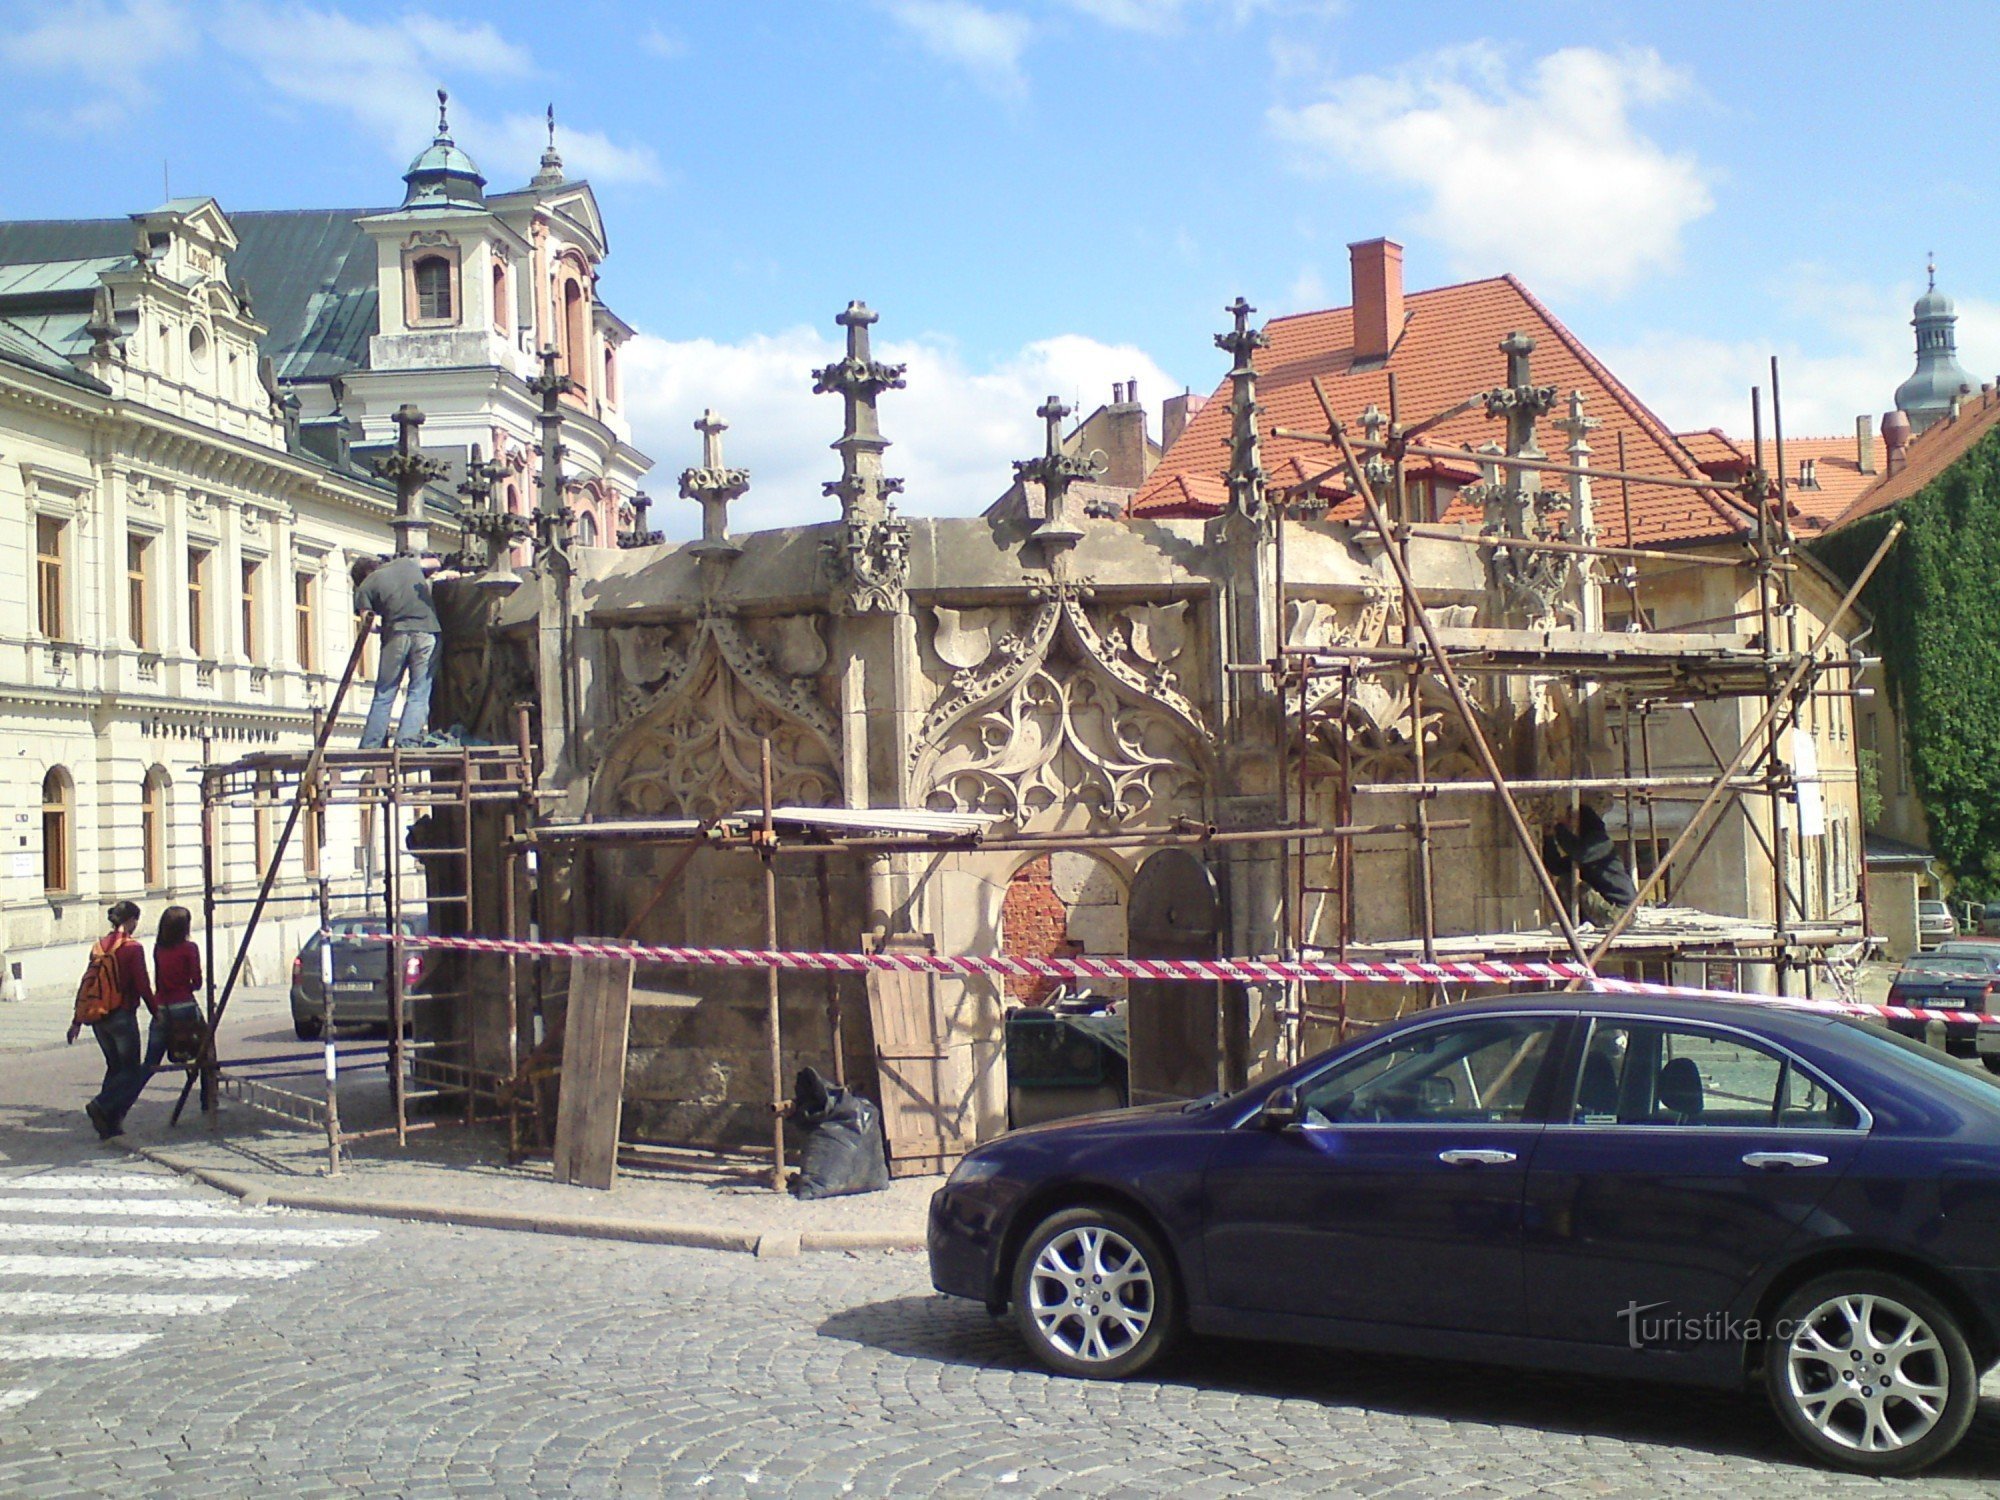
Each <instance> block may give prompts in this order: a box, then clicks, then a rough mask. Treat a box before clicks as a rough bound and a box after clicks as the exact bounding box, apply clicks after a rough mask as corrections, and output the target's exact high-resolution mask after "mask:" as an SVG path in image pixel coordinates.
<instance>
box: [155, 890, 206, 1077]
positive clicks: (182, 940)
mask: <svg viewBox="0 0 2000 1500" xmlns="http://www.w3.org/2000/svg"><path fill="white" fill-rule="evenodd" d="M193 921H194V918H193V917H192V916H191V915H190V914H189V912H188V909H187V908H186V907H185V906H170V907H168V908H167V909H166V910H165V911H164V912H162V913H161V914H160V930H159V933H158V934H157V935H156V936H155V937H154V939H153V994H154V1004H153V1023H152V1026H151V1027H150V1028H149V1029H148V1030H147V1032H146V1077H147V1078H149V1079H150V1078H151V1077H152V1076H153V1073H154V1071H155V1070H156V1069H157V1068H158V1067H159V1066H160V1063H161V1061H162V1060H163V1059H165V1058H167V1057H168V1056H171V1057H172V1058H173V1060H174V1061H175V1062H176V1063H182V1064H185V1063H188V1062H192V1061H193V1060H194V1058H195V1056H196V1055H197V1054H198V1053H199V1052H200V1051H201V1041H202V1026H201V1007H200V1006H198V1005H196V1004H195V1000H194V996H195V991H196V990H198V989H200V988H201V949H200V948H199V947H198V946H197V945H196V944H195V943H194V941H193V940H192V939H190V938H189V937H188V928H189V926H190V925H192V923H193Z"/></svg>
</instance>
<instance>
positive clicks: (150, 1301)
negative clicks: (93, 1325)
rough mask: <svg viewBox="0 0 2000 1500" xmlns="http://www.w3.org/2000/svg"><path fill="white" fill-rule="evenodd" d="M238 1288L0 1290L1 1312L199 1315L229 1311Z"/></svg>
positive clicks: (238, 1297)
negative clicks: (218, 1289) (109, 1290)
mask: <svg viewBox="0 0 2000 1500" xmlns="http://www.w3.org/2000/svg"><path fill="white" fill-rule="evenodd" d="M242 1300H243V1298H242V1296H241V1294H239V1293H236V1292H186V1293H181V1294H175V1293H172V1292H0V1313H17V1314H21V1315H23V1316H26V1317H70V1316H80V1317H91V1318H196V1317H202V1316H204V1315H206V1314H208V1313H219V1312H226V1311H227V1310H228V1309H230V1308H232V1307H234V1306H235V1305H236V1304H237V1303H239V1302H241V1301H242Z"/></svg>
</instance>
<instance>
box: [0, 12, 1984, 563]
mask: <svg viewBox="0 0 2000 1500" xmlns="http://www.w3.org/2000/svg"><path fill="white" fill-rule="evenodd" d="M18 15H19V19H17V20H16V21H15V22H13V23H11V24H10V25H9V27H8V28H7V30H6V34H5V36H4V37H0V61H4V62H5V63H6V65H7V71H8V76H9V78H10V83H11V85H12V92H13V95H14V100H13V102H14V104H15V110H16V118H17V120H18V121H19V122H20V123H19V125H18V128H17V131H16V132H15V133H14V135H13V139H12V141H11V143H10V153H9V154H10V167H11V170H10V171H9V172H8V173H7V175H6V179H5V186H4V188H0V213H4V214H5V215H7V216H9V217H20V218H52V217H69V216H105V215H116V214H123V213H128V212H131V211H134V210H136V209H139V208H143V207H146V206H149V205H150V204H151V203H152V202H154V201H155V200H157V199H158V198H159V197H160V196H161V188H162V177H163V167H164V169H165V171H166V172H168V173H170V175H171V182H172V188H173V191H174V192H176V193H191V192H201V193H211V194H213V195H214V196H216V197H217V198H218V199H220V200H221V202H222V204H223V207H224V208H225V209H248V208H279V207H293V206H328V205H346V204H351V205H353V206H355V207H367V206H373V205H379V204H383V203H387V202H392V201H394V199H395V198H396V196H397V195H398V194H399V192H400V187H401V184H400V182H399V181H398V176H399V174H400V172H401V171H402V169H403V167H404V165H405V164H406V163H407V161H408V159H409V158H410V157H411V156H412V155H414V154H415V152H416V151H417V150H418V149H419V148H420V147H421V146H422V145H423V144H424V142H425V140H426V139H427V138H428V133H429V124H430V120H431V118H432V116H431V107H432V103H431V91H432V90H433V89H434V88H435V87H437V86H438V85H440V84H442V85H444V86H446V87H448V88H449V89H450V90H451V92H452V95H453V100H454V104H453V122H454V126H455V130H456V134H457V136H458V138H459V140H460V141H461V143H462V144H465V145H466V146H468V148H469V149H470V150H471V151H472V152H473V154H474V156H475V157H476V158H477V159H478V161H479V162H480V165H481V167H482V168H483V169H484V170H485V172H486V174H487V175H488V177H489V178H490V179H492V180H493V181H494V182H495V184H496V185H500V186H516V185H518V184H519V183H520V182H522V181H525V179H526V178H527V176H528V175H529V174H530V173H531V172H532V171H533V169H534V164H535V157H536V154H537V153H538V151H539V150H540V144H541V141H540V137H541V111H542V108H543V106H544V105H545V104H546V103H548V102H550V101H551V100H552V101H553V102H554V104H555V107H556V113H557V119H558V123H559V126H560V136H559V139H560V144H561V146H562V149H563V152H564V155H565V158H566V159H567V161H568V162H569V164H570V166H571V168H572V172H573V174H581V175H588V176H589V177H590V179H591V181H592V182H593V184H594V185H595V186H596V188H597V191H598V193H599V196H600V199H601V201H602V203H603V207H604V210H605V215H606V219H607V222H608V225H609V228H610V234H611V240H612V256H611V259H610V261H609V263H608V264H607V267H606V270H605V276H604V280H603V284H602V290H603V292H604V295H605V296H606V297H607V299H608V300H609V301H610V302H611V304H612V305H613V306H614V307H615V308H616V309H617V310H618V311H619V312H620V313H621V315H623V316H624V317H625V318H626V319H628V320H629V321H630V322H632V323H633V324H635V325H636V326H637V327H638V328H640V329H641V330H642V333H643V338H642V340H641V341H640V343H639V345H638V346H637V347H636V348H635V349H634V350H633V351H632V355H631V358H630V359H629V360H628V364H627V370H628V388H629V390H630V395H631V405H632V408H633V412H634V418H635V422H636V424H637V426H638V429H639V438H640V441H641V443H642V445H643V446H645V447H646V448H647V449H648V450H649V451H650V452H652V453H653V454H654V456H655V457H656V459H657V461H658V471H656V475H655V481H656V482H655V483H654V484H653V485H652V486H651V488H652V489H653V491H654V493H655V494H656V495H660V496H669V495H671V494H672V491H673V483H672V481H671V479H670V478H668V477H667V476H668V475H670V474H672V473H676V472H678V470H679V469H680V468H681V467H682V466H683V465H684V464H685V463H687V462H688V461H690V459H691V458H692V456H693V452H694V446H695V438H694V434H693V433H692V431H691V430H690V429H689V427H688V425H687V424H688V423H689V422H691V421H692V420H693V418H694V416H695V415H696V414H697V413H698V412H699V411H700V409H701V407H702V406H704V405H707V404H713V405H715V406H717V407H718V408H720V409H721V410H722V411H723V412H724V414H725V415H726V416H728V417H729V418H730V420H731V421H732V423H733V424H734V430H733V431H732V433H731V434H730V459H731V461H732V462H738V463H746V464H748V465H749V466H750V467H751V469H752V471H753V477H754V479H755V487H754V488H753V491H752V494H751V497H750V499H749V501H747V502H746V504H745V512H746V514H745V515H744V517H743V519H744V521H745V522H746V523H747V524H759V523H768V522H771V521H775V520H779V519H805V518H809V517H811V516H814V515H817V514H818V513H819V512H820V511H821V509H822V508H823V506H824V503H825V502H823V501H821V500H820V498H819V488H818V481H819V480H820V479H822V478H825V477H828V476H829V475H831V474H832V473H833V472H834V466H833V460H832V456H831V455H830V454H828V453H827V452H826V450H825V444H826V443H827V442H828V441H830V440H831V439H832V438H833V437H834V436H835V435H836V427H837V421H838V412H837V409H836V403H834V402H832V401H830V400H826V399H819V400H815V399H814V398H812V397H811V396H810V395H809V394H808V393H807V390H806V386H807V376H806V374H805V372H806V370H807V369H808V368H809V367H810V366H811V365H812V364H813V363H815V362H818V361H821V360H823V359H824V358H825V356H826V353H827V351H828V350H829V349H830V348H831V347H832V338H833V335H834V333H835V330H834V329H833V327H832V323H831V319H832V315H833V314H834V312H836V311H837V310H838V309H839V308H840V307H841V306H842V305H843V304H844V303H845V302H846V301H847V300H848V299H849V298H850V297H862V298H865V299H866V300H867V301H869V302H870V303H871V304H872V305H873V306H875V307H876V308H877V309H878V310H880V311H881V313H882V315H883V322H882V324H881V326H880V328H879V330H878V338H879V340H880V341H881V342H882V343H883V344H884V345H885V346H886V347H887V350H888V353H889V355H890V357H893V358H898V359H907V360H908V361H909V362H910V364H911V388H910V390H909V391H908V392H905V393H898V394H895V395H891V396H889V397H887V398H885V416H884V422H885V428H886V430H887V432H888V434H889V436H890V437H892V438H893V439H896V440H897V443H898V446H897V448H896V449H895V450H893V451H892V454H891V469H892V472H898V471H899V472H903V473H905V474H907V476H908V477H909V480H910V490H909V501H910V508H911V509H913V510H917V511H929V512H954V511H955V512H963V511H966V510H969V509H973V508H976V507H977V506H978V505H980V504H983V503H984V502H985V501H986V500H988V499H990V498H991V497H992V496H993V495H994V494H997V493H998V492H999V490H1001V489H1002V488H1004V487H1005V484H1006V480H1007V470H1006V466H1005V461H1006V459H1007V458H1009V457H1014V456H1021V455H1022V454H1025V453H1026V452H1027V451H1029V450H1030V448H1031V447H1032V446H1033V444H1034V434H1035V432H1036V430H1037V426H1038V424H1037V423H1036V422H1035V420H1034V417H1033V414H1032V409H1033V407H1034V405H1035V403H1036V401H1038V400H1039V398H1040V396H1041V395H1042V394H1043V393H1044V392H1045V391H1046V390H1056V391H1059V392H1060V393H1061V394H1063V395H1064V396H1066V397H1076V398H1081V399H1082V400H1084V401H1085V402H1087V403H1089V404H1095V403H1096V402H1098V401H1101V400H1103V399H1106V398H1107V397H1108V395H1109V385H1110V382H1111V381H1112V380H1114V379H1123V378H1127V377H1129V376H1137V377H1139V378H1140V380H1141V388H1142V394H1143V395H1144V396H1145V397H1146V398H1147V399H1148V401H1149V402H1157V401H1158V399H1159V398H1161V397H1162V396H1164V395H1166V394H1168V393H1169V391H1170V390H1178V389H1179V388H1180V387H1181V386H1182V385H1183V384H1186V385H1190V386H1192V387H1193V388H1194V389H1196V390H1198V391H1206V390H1209V389H1211V388H1212V387H1213V386H1214V384H1215V382H1216V381H1217V379H1218V378H1219V377H1220V374H1221V372H1222V370H1223V369H1224V367H1225V364H1224V361H1223V359H1222V357H1221V356H1220V355H1219V354H1218V353H1217V352H1216V351H1215V350H1214V349H1213V347H1212V346H1211V344H1210V334H1211V333H1212V332H1214V331H1215V330H1216V329H1217V328H1219V327H1221V326H1222V323H1223V317H1222V313H1221V307H1222V304H1223V303H1225V302H1226V301H1228V300H1229V299H1230V298H1232V297H1234V296H1235V295H1236V294H1237V293H1238V292H1242V293H1244V294H1245V295H1247V296H1248V297H1249V298H1250V300H1251V301H1252V302H1253V303H1255V304H1256V305H1257V306H1258V307H1259V309H1260V313H1261V314H1262V315H1270V314H1275V313H1280V312H1286V311H1298V310H1302V309H1306V308H1311V307H1317V306H1335V305H1340V304H1343V303H1345V302H1346V301H1347V300H1348V298H1347V268H1346V250H1345V246H1346V244H1347V242H1348V241H1350V240H1354V239H1360V238H1365V237H1368V236H1372V235H1376V234H1389V235H1392V236H1394V237H1396V238H1398V239H1400V240H1402V241H1403V242H1404V243H1405V245H1406V246H1407V247H1408V251H1407V284H1408V285H1409V286H1410V287H1411V288H1412V289H1417V288H1422V287H1426V286H1435V285H1440V284H1443V283H1446V282H1449V281H1455V280H1461V279H1466V278H1469V277H1477V276H1486V275H1493V274H1497V273H1499V272H1501V271H1508V270H1511V271H1514V272H1516V273H1517V274H1519V275H1521V276H1522V277H1523V278H1524V279H1525V280H1526V282H1527V283H1528V285H1529V286H1530V288H1531V289H1532V290H1534V291H1535V292H1537V293H1538V294H1539V295H1540V296H1541V297H1542V299H1543V300H1544V301H1545V302H1547V303H1548V304H1549V305H1550V306H1551V307H1552V308H1553V310H1554V311H1555V312H1556V313H1557V315H1558V316H1560V317H1561V318H1563V319H1564V320H1565V321H1566V322H1568V323H1569V324H1570V326H1571V327H1572V328H1574V329H1575V330H1576V331H1577V332H1578V333H1579V334H1580V335H1581V336H1582V337H1583V338H1584V339H1585V340H1586V341H1587V342H1588V343H1589V344H1590V345H1591V346H1592V347H1593V348H1594V349H1596V350H1597V352H1598V353H1599V354H1600V355H1601V356H1602V357H1604V358H1605V360H1606V361H1607V363H1609V364H1610V365H1611V367H1612V369H1613V370H1614V371H1616V372H1617V373H1619V374H1620V375H1621V376H1623V377H1624V378H1625V379H1626V380H1627V381H1628V383H1630V384H1631V385H1632V386H1633V387H1634V388H1635V389H1636V390H1637V391H1638V393H1639V394H1640V396H1641V397H1642V398H1644V399H1645V400H1647V401H1648V402H1650V403H1651V404H1652V405H1653V406H1654V407H1655V409H1656V410H1658V411H1659V412H1660V413H1661V414H1662V416H1664V417H1665V418H1666V419H1667V420H1668V421H1670V422H1672V423H1674V424H1675V425H1677V426H1682V427H1686V426H1707V425H1711V424H1721V425H1724V426H1726V427H1729V428H1730V429H1732V430H1740V429H1741V428H1742V427H1743V426H1744V425H1745V424H1746V421H1747V416H1746V410H1747V399H1746V397H1745V394H1744V391H1745V388H1746V387H1747V386H1748V384H1749V383H1750V382H1751V381H1752V380H1754V379H1757V378H1759V377H1760V376H1761V374H1762V368H1763V361H1764V359H1765V358H1766V357H1767V356H1768V355H1769V354H1771V353H1774V352H1775V353H1777V354H1779V355H1780V356H1782V358H1783V359H1784V361H1785V370H1786V379H1785V384H1786V402H1787V415H1788V421H1787V426H1788V428H1789V429H1790V430H1792V431H1794V432H1800V433H1803V432H1838V431H1843V430H1847V429H1848V428H1850V427H1851V424H1852V421H1853V418H1854V416H1855V415H1856V414H1857V413H1860V412H1869V413H1873V414H1879V413H1880V412H1881V411H1882V410H1883V409H1884V408H1885V407H1886V406H1887V404H1888V402H1889V398H1890V394H1891V392H1892V391H1893V390H1894V387H1895V385H1896V383H1897V382H1898V381H1899V380H1901V379H1902V378H1903V376H1904V375H1905V374H1907V373H1908V368H1909V365H1910V355H1909V350H1910V347H1911V344H1910V331H1909V329H1908V327H1907V319H1908V317H1909V302H1910V300H1911V299H1912V297H1914V295H1915V294H1916V293H1917V292H1918V291H1919V290H1921V287H1922V277H1923V258H1924V254H1925V252H1926V251H1927V250H1933V249H1934V250H1935V251H1936V253H1937V257H1938V264H1939V268H1940V269H1939V277H1940V284H1941V285H1943V286H1944V287H1945V288H1946V289H1947V290H1948V291H1950V292H1951V293H1952V294H1953V295H1954V296H1955V297H1956V298H1957V299H1958V301H1959V305H1960V311H1961V313H1962V314H1963V315H1964V316H1963V318H1962V321H1961V324H1960V343H1961V349H1962V351H1963V353H1964V356H1965V363H1966V365H1967V368H1968V369H1970V370H1972V371H1973V372H1974V374H1975V375H1978V374H1980V373H1982V372H1985V373H1987V374H1989V375H1990V374H1991V373H1992V372H1995V371H2000V268H1996V266H1995V264H1994V262H1993V259H1992V257H1991V256H1989V255H1986V254H1983V253H1982V246H1983V245H1986V244H1990V243H1992V242H1993V241H1994V240H1995V237H1996V236H1995V230H1996V227H2000V226H1996V223H1995V218H1996V215H1995V212H1994V199H1995V187H1996V182H1995V179H1996V176H2000V165H1996V164H1995V158H1994V155H1993V153H1991V152H1986V151H1981V150H1979V149H1978V147H1977V145H1976V142H1977V140H1978V138H1979V131H1980V125H1979V122H1980V121H1981V120H1982V119H1983V118H1985V117H1986V115H1987V113H1988V104H1989V101H1990V99H1991V97H1992V96H1991V91H1990V86H1987V87H1982V86H1983V85H1987V82H1988V79H1989V77H1990V70H1991V59H1992V58H1993V57H1994V56H1995V55H1996V52H2000V9H1996V10H1994V11H1986V10H1984V9H1983V8H1980V7H1954V8H1952V9H1950V10H1949V11H1941V10H1937V9H1935V8H1922V7H1903V8H1900V9H1896V10H1890V9H1887V8H1883V7H1879V6H1861V5H1852V6H1844V5H1826V4H1820V5H1789V4H1768V5H1755V6H1746V5H1740V4H1738V5H1726V6H1725V5H1702V4H1692V3H1690V4H1679V5H1637V4H1633V5H1615V4H1612V5H1597V6H1592V7H1581V6H1577V5H1575V4H1568V5H1554V4H1536V3H1521V4H1513V5H1507V6H1495V5H1492V4H1490V3H1488V4H1478V5H1474V4H1428V5H1403V6H1393V7H1392V6H1385V5H1379V4H1377V5H1370V4H1364V3H1358V0H1357V3H1351V4H1337V3H1336V4H1326V3H1317V0H879V3H878V0H812V3H806V0H801V3H792V0H707V3H703V4H680V3H667V4H658V5H652V6H637V5H615V4H606V3H592V0H573V3H570V4H566V5H549V4H547V3H540V4H533V5H530V4H515V3H510V0H493V3H488V4H482V5H480V6H477V7H466V6H450V5H428V6H427V5H423V4H409V5H376V4H366V3H358V0H357V3H346V4H341V3H336V0H298V3H293V0H211V3H205V4H199V5H197V4H191V3H185V0H86V3H73V4H66V5H65V4H40V5H35V6H33V7H26V6H23V7H21V9H20V11H19V12H18ZM899 465H900V469H899ZM681 508H683V507H676V506H663V507H662V509H663V510H666V511H668V512H669V513H670V514H669V516H668V517H667V519H668V520H669V523H670V525H672V526H673V528H674V529H675V530H676V531H678V532H682V533H684V532H685V531H686V530H687V529H688V528H689V526H690V525H691V524H692V516H691V515H690V516H679V515H678V514H677V511H678V510H679V509H681ZM685 508H686V509H689V510H691V507H685Z"/></svg>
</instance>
